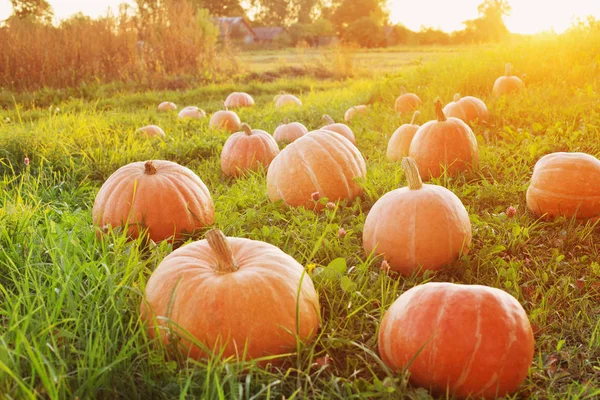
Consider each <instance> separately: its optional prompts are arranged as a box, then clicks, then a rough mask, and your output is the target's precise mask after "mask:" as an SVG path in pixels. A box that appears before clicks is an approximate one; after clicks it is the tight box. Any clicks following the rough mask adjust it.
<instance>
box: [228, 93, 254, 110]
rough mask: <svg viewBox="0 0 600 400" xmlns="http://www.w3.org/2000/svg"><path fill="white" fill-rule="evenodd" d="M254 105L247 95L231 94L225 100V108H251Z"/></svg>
mask: <svg viewBox="0 0 600 400" xmlns="http://www.w3.org/2000/svg"><path fill="white" fill-rule="evenodd" d="M253 105H254V99H253V98H252V96H250V95H249V94H248V93H244V92H233V93H231V94H230V95H229V96H227V98H226V99H225V107H229V108H236V107H251V106H253Z"/></svg>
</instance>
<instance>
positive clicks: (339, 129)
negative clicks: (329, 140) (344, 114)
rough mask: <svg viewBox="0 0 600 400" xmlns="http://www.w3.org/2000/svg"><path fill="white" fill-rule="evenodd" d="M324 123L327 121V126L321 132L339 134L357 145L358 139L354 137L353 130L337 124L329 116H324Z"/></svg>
mask: <svg viewBox="0 0 600 400" xmlns="http://www.w3.org/2000/svg"><path fill="white" fill-rule="evenodd" d="M323 121H325V123H327V125H325V126H324V127H322V128H321V130H326V131H333V132H336V133H339V134H340V135H342V136H344V137H345V138H346V139H348V140H349V141H351V142H352V144H356V138H355V137H354V133H353V132H352V129H350V128H349V127H348V125H346V124H339V123H338V124H336V123H335V121H334V120H333V118H331V117H330V116H329V115H323Z"/></svg>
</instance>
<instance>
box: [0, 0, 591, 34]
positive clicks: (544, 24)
mask: <svg viewBox="0 0 600 400" xmlns="http://www.w3.org/2000/svg"><path fill="white" fill-rule="evenodd" d="M49 2H50V4H51V5H52V7H53V9H54V14H55V16H56V17H58V18H59V19H64V18H66V17H68V16H70V15H72V14H74V13H76V12H78V11H81V12H83V13H84V14H86V15H90V16H92V17H98V16H100V15H105V14H106V11H107V10H108V8H109V7H111V8H112V9H113V11H115V12H116V10H117V7H118V5H119V4H120V3H123V2H128V3H132V1H131V0H129V1H124V0H49ZM481 2H482V0H389V2H388V8H389V10H390V12H391V16H390V19H391V20H392V22H394V23H402V24H404V25H406V26H407V27H409V28H410V29H413V30H419V29H420V28H421V26H431V27H434V28H440V29H442V30H444V31H447V32H451V31H454V30H458V29H462V28H463V25H462V22H463V21H465V20H467V19H473V18H475V17H477V6H478V5H479V4H480V3H481ZM509 3H510V5H511V6H512V14H511V15H510V16H509V17H507V18H506V25H507V26H508V29H509V30H510V31H511V32H516V33H537V32H541V31H547V30H550V29H554V30H555V31H557V32H562V31H564V30H565V29H567V28H568V27H569V25H570V24H571V22H572V21H573V20H574V18H576V17H581V18H585V17H586V16H588V15H593V16H595V17H596V18H598V19H600V0H509ZM11 12H12V8H11V4H10V1H9V0H0V20H3V19H6V18H7V17H8V16H9V15H10V14H11Z"/></svg>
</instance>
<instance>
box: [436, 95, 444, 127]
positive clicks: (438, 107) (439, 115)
mask: <svg viewBox="0 0 600 400" xmlns="http://www.w3.org/2000/svg"><path fill="white" fill-rule="evenodd" d="M435 114H436V115H437V119H438V121H439V122H444V121H446V120H447V118H446V115H445V114H444V109H443V107H442V102H441V101H440V98H439V97H438V98H437V99H436V100H435Z"/></svg>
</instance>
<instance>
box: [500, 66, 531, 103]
mask: <svg viewBox="0 0 600 400" xmlns="http://www.w3.org/2000/svg"><path fill="white" fill-rule="evenodd" d="M523 87H525V84H524V83H523V81H522V80H521V78H519V77H518V76H514V75H512V65H511V64H510V63H507V64H506V65H505V66H504V76H501V77H499V78H498V79H496V82H494V87H493V88H492V94H493V95H494V96H496V97H500V96H502V95H505V94H511V93H516V92H519V91H521V89H523Z"/></svg>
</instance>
